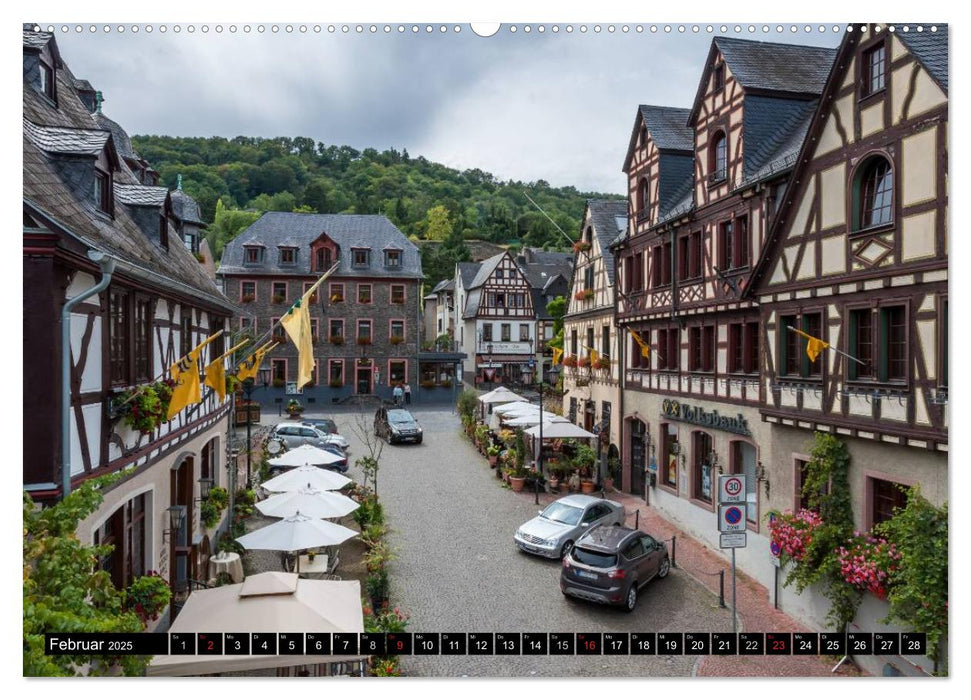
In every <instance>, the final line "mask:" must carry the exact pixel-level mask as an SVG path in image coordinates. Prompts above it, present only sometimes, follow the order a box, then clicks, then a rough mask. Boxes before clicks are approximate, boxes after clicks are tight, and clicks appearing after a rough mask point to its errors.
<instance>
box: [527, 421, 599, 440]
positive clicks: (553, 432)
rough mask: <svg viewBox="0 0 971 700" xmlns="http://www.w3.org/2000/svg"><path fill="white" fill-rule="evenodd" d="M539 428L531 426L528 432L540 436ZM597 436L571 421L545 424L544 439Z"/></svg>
mask: <svg viewBox="0 0 971 700" xmlns="http://www.w3.org/2000/svg"><path fill="white" fill-rule="evenodd" d="M539 428H540V426H538V425H537V426H536V427H534V428H530V429H529V430H527V431H526V434H527V435H529V436H531V437H539ZM595 437H597V436H596V435H594V434H593V433H591V432H588V431H586V430H584V429H583V428H581V427H580V426H579V425H574V424H573V423H570V422H565V423H544V424H543V439H544V440H547V439H549V440H553V439H557V438H560V439H562V438H595Z"/></svg>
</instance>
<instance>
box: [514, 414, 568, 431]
mask: <svg viewBox="0 0 971 700" xmlns="http://www.w3.org/2000/svg"><path fill="white" fill-rule="evenodd" d="M503 422H504V423H505V424H506V425H511V426H514V427H522V426H527V425H539V424H540V423H543V424H544V425H545V424H548V423H569V421H568V420H567V419H566V418H564V417H563V416H558V415H556V414H555V413H547V412H546V411H544V412H543V414H542V415H540V414H539V413H530V414H528V415H524V416H515V417H513V418H510V419H509V420H504V421H503ZM543 432H544V437H545V432H546V430H545V428H544V430H543Z"/></svg>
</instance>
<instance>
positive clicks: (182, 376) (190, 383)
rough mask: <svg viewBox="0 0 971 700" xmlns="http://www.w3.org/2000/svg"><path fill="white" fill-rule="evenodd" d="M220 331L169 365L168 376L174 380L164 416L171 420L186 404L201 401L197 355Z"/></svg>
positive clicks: (189, 404)
mask: <svg viewBox="0 0 971 700" xmlns="http://www.w3.org/2000/svg"><path fill="white" fill-rule="evenodd" d="M220 334H222V331H219V332H218V333H213V334H212V335H211V336H209V337H208V338H206V339H205V340H203V341H202V342H201V343H199V344H198V345H197V346H196V347H195V348H193V349H192V352H190V353H189V354H188V355H186V356H185V357H183V358H181V359H179V361H178V362H176V363H175V364H174V365H172V366H171V367H169V376H170V377H171V378H172V381H174V382H175V388H174V389H172V400H171V401H169V412H168V415H167V416H166V418H167V419H168V420H172V419H173V418H175V416H177V415H178V414H179V411H181V410H182V409H183V408H185V407H186V406H191V405H192V404H196V403H199V402H200V401H202V386H201V385H200V384H199V355H200V354H201V353H202V349H203V348H204V347H206V346H207V345H208V344H209V343H211V342H212V341H213V340H215V339H216V338H217V337H219V335H220Z"/></svg>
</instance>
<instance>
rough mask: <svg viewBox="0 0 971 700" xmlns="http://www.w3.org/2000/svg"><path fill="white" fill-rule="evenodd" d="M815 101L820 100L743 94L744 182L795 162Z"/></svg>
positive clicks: (810, 119) (817, 102)
mask: <svg viewBox="0 0 971 700" xmlns="http://www.w3.org/2000/svg"><path fill="white" fill-rule="evenodd" d="M818 104H819V100H809V101H808V102H807V101H804V100H783V99H778V98H773V97H763V96H761V95H749V96H748V97H746V98H745V113H744V115H743V127H742V128H743V129H744V133H745V144H746V147H745V149H744V151H745V153H744V163H743V168H742V172H743V180H744V181H745V182H750V181H753V180H757V179H759V177H760V176H762V175H769V174H771V173H773V172H778V171H779V170H780V169H785V168H786V167H789V166H791V165H792V163H793V162H795V157H796V155H798V153H799V148H800V146H802V142H803V140H804V139H805V138H806V131H807V130H808V129H809V123H810V122H811V121H812V118H813V114H814V113H815V111H816V106H817V105H818ZM749 145H751V147H749ZM738 184H742V183H738Z"/></svg>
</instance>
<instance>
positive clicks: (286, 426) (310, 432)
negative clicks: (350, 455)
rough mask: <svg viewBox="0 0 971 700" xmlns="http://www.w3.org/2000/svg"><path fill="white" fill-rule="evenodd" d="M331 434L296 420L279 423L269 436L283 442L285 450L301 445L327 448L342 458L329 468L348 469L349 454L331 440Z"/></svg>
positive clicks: (344, 470) (329, 465)
mask: <svg viewBox="0 0 971 700" xmlns="http://www.w3.org/2000/svg"><path fill="white" fill-rule="evenodd" d="M331 437H332V436H331V435H326V434H324V433H322V432H320V431H319V430H317V429H316V428H313V427H311V426H309V425H303V424H302V423H294V422H286V421H285V422H283V423H279V424H278V425H277V426H276V427H275V428H273V430H272V431H270V435H269V437H268V439H269V440H273V439H276V440H279V441H280V442H281V443H282V444H283V449H284V450H292V449H293V448H295V447H300V446H301V445H313V446H314V447H319V448H320V449H322V450H327V451H328V452H330V453H332V454H334V455H336V456H338V457H340V458H341V461H340V462H335V463H333V464H328V465H327V468H328V469H334V470H336V471H340V472H346V471H347V455H346V454H345V453H344V450H343V449H341V447H340V446H339V445H337V444H335V443H334V442H333V440H331Z"/></svg>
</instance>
